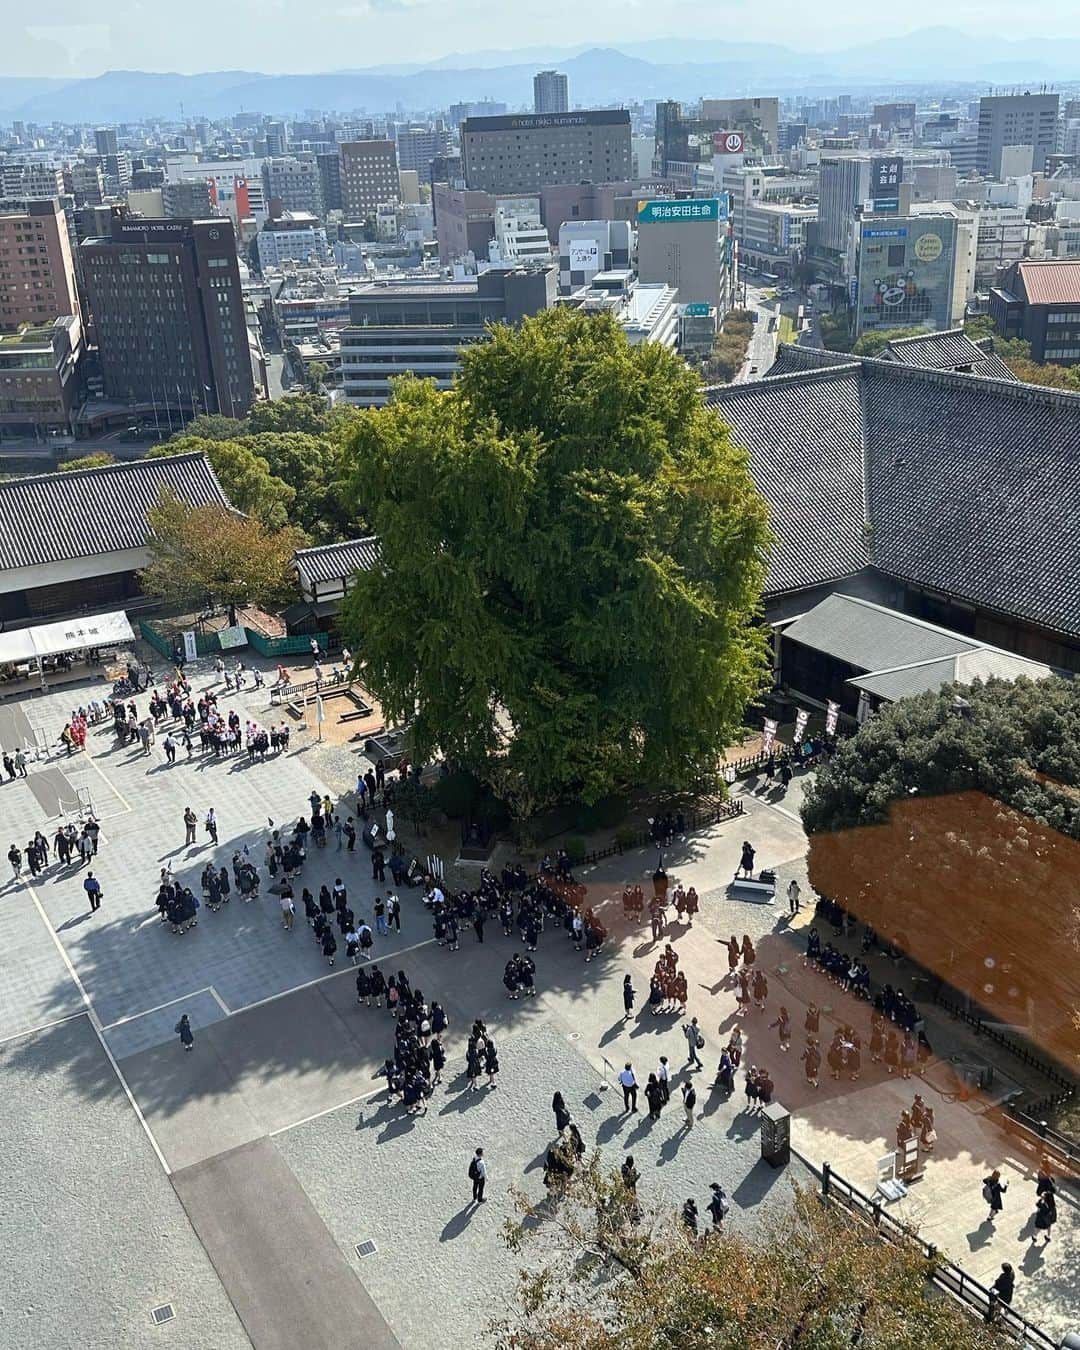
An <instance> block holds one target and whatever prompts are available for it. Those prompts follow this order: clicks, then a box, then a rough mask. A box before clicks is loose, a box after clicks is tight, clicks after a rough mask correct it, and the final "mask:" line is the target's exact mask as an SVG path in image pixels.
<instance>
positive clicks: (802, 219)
mask: <svg viewBox="0 0 1080 1350" xmlns="http://www.w3.org/2000/svg"><path fill="white" fill-rule="evenodd" d="M816 220H817V207H816V206H797V205H794V204H792V203H790V202H751V203H749V204H748V205H747V207H746V209H745V211H744V212H743V213H742V225H741V228H740V230H739V232H738V239H739V257H740V259H741V261H742V262H743V264H744V265H746V266H748V267H756V268H759V269H760V270H761V271H763V272H769V273H772V274H774V275H776V276H780V277H790V276H793V275H794V273H795V269H796V267H798V265H799V263H800V262H802V260H803V258H804V256H805V253H806V227H807V226H808V225H809V224H810V223H811V222H812V221H816Z"/></svg>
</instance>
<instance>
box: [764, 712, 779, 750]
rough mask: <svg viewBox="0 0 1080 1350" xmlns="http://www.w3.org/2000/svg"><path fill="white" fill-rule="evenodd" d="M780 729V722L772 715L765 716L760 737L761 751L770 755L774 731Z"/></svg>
mask: <svg viewBox="0 0 1080 1350" xmlns="http://www.w3.org/2000/svg"><path fill="white" fill-rule="evenodd" d="M779 730H780V723H779V722H777V721H776V719H775V718H773V717H766V719H765V728H764V731H763V733H762V737H761V753H762V754H763V755H771V754H772V748H773V744H774V742H775V741H776V733H777V732H778V731H779Z"/></svg>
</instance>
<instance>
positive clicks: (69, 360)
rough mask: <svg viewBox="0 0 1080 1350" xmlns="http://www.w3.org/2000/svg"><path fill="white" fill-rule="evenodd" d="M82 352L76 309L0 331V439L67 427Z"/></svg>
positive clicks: (36, 435) (43, 434)
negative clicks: (34, 323) (61, 314)
mask: <svg viewBox="0 0 1080 1350" xmlns="http://www.w3.org/2000/svg"><path fill="white" fill-rule="evenodd" d="M82 356H83V329H82V320H81V319H80V318H79V316H78V315H77V314H65V315H63V316H62V317H58V318H55V319H54V320H53V321H52V322H51V323H45V324H37V325H30V326H28V327H23V328H20V329H19V331H18V332H16V333H0V441H2V440H3V439H4V438H5V437H10V438H12V439H15V440H18V439H20V438H23V437H29V436H32V437H34V438H35V439H36V440H43V439H44V438H45V437H46V436H49V435H69V434H70V433H71V431H72V414H73V413H74V412H75V411H76V410H77V408H78V395H79V364H80V362H81V360H82Z"/></svg>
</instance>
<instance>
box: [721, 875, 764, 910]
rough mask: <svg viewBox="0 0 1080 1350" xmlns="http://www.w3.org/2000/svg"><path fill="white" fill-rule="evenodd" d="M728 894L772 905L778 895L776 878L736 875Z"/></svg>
mask: <svg viewBox="0 0 1080 1350" xmlns="http://www.w3.org/2000/svg"><path fill="white" fill-rule="evenodd" d="M728 894H729V895H730V896H732V898H733V899H737V900H752V901H753V902H754V903H755V904H758V905H771V904H772V902H773V899H774V897H775V895H776V878H775V877H773V876H771V875H770V876H769V877H767V878H764V879H763V878H762V877H761V876H760V875H759V876H756V877H741V876H736V877H735V878H734V879H733V880H732V882H731V885H730V886H729V887H728Z"/></svg>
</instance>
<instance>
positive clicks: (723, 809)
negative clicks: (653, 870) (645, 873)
mask: <svg viewBox="0 0 1080 1350" xmlns="http://www.w3.org/2000/svg"><path fill="white" fill-rule="evenodd" d="M742 814H743V804H742V800H741V799H740V798H735V799H734V800H732V801H729V802H718V803H717V804H716V805H715V806H713V807H710V808H709V809H708V810H707V811H692V812H691V813H690V815H688V816H686V817H684V822H683V823H684V825H685V827H686V829H685V833H687V834H690V833H692V832H693V831H694V830H700V829H704V828H705V826H707V825H716V824H718V823H719V822H720V821H722V820H737V819H738V817H739V816H741V815H742ZM649 845H652V846H653V847H657V848H658V847H659V844H658V842H657V840H656V837H655V836H654V835H653V833H652V831H651V830H638V831H637V832H636V833H635V834H634V835H633V836H629V835H626V834H622V835H618V836H616V838H615V839H614V840H613V841H612V843H610V844H608V845H607V846H606V847H605V848H594V849H590V850H589V852H588V853H586V854H585V856H584V857H583V858H580V859H575V862H579V863H585V864H587V863H595V862H600V860H601V859H602V858H612V857H614V856H615V855H616V854H619V853H628V852H629V851H630V850H631V849H635V848H647V847H648V846H649Z"/></svg>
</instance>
